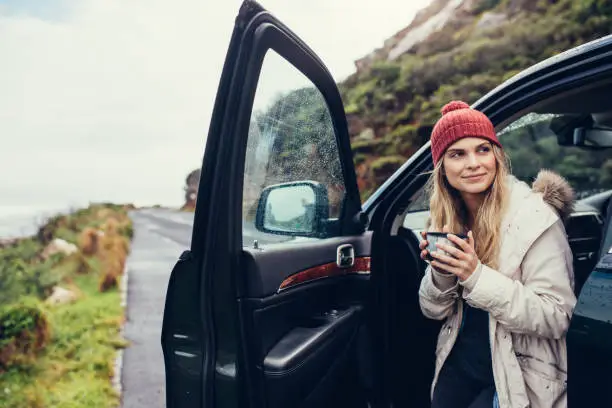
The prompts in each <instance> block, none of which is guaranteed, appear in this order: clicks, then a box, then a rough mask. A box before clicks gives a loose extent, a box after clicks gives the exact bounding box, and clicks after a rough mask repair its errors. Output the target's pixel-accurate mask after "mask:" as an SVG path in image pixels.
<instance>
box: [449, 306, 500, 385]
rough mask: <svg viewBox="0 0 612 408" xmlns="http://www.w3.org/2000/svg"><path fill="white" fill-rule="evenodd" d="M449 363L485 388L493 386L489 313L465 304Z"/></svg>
mask: <svg viewBox="0 0 612 408" xmlns="http://www.w3.org/2000/svg"><path fill="white" fill-rule="evenodd" d="M447 361H448V363H449V364H452V365H453V366H455V367H456V368H458V369H460V370H461V371H462V372H464V373H465V374H466V375H467V376H469V377H470V378H472V379H473V380H474V381H476V382H478V383H480V384H482V386H483V387H486V386H489V385H493V384H494V381H493V364H492V360H491V346H490V343H489V313H488V312H486V311H484V310H482V309H477V308H474V307H471V306H470V305H468V304H467V303H465V302H464V303H463V320H462V324H461V327H460V329H459V335H458V336H457V341H456V342H455V345H454V346H453V350H452V351H451V354H450V356H449V357H448V360H447Z"/></svg>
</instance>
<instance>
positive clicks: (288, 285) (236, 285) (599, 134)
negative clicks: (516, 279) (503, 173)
mask: <svg viewBox="0 0 612 408" xmlns="http://www.w3.org/2000/svg"><path fill="white" fill-rule="evenodd" d="M473 107H474V108H477V109H479V110H481V111H483V112H485V113H486V114H487V115H488V116H489V117H490V118H491V120H492V121H493V123H494V125H495V126H496V129H497V132H498V134H499V137H500V140H501V141H502V143H504V145H505V146H506V145H507V146H511V145H512V146H515V150H514V151H516V152H518V153H517V157H513V161H514V159H516V160H517V161H518V160H519V157H518V154H519V153H520V154H525V155H526V154H535V155H536V156H535V157H536V159H537V158H538V157H540V156H537V155H539V154H542V155H544V154H549V155H550V154H551V153H550V152H553V153H554V155H555V156H554V160H559V161H561V160H565V158H568V157H570V156H571V155H573V154H577V153H575V152H576V151H580V152H582V153H580V154H584V155H586V156H584V157H586V159H589V158H590V157H594V158H598V160H600V161H599V162H597V163H601V162H602V160H604V159H605V157H604V156H605V155H608V154H609V153H608V150H605V149H604V148H606V147H610V146H612V38H611V37H606V38H602V39H600V40H598V41H595V42H592V43H588V44H585V45H583V46H580V47H578V48H575V49H572V50H570V51H567V52H565V53H562V54H560V55H557V56H555V57H554V58H551V59H549V60H546V61H544V62H542V63H540V64H537V65H535V66H533V67H532V68H529V69H527V70H526V71H524V72H522V73H520V74H519V75H517V76H515V77H513V78H512V79H510V80H508V81H507V82H505V83H503V84H502V85H500V86H499V87H497V88H496V89H494V90H493V91H491V92H490V93H488V94H487V95H485V96H484V97H483V98H481V99H480V100H479V101H478V102H476V103H475V104H474V106H473ZM521 152H522V153H521ZM529 157H532V156H529ZM571 157H573V156H571ZM581 157H582V156H581ZM557 158H558V159H557ZM586 159H585V160H586ZM529 160H530V162H533V161H534V159H533V158H531V159H529ZM538 160H539V159H537V160H535V162H536V163H533V166H524V165H522V166H519V167H518V168H516V167H515V168H514V173H515V174H517V177H520V178H522V179H525V180H528V179H529V178H530V177H533V176H535V173H533V174H531V173H530V172H535V171H536V170H538V169H539V165H538ZM542 160H543V159H542ZM589 160H591V159H589ZM593 160H595V159H593ZM570 164H571V161H570ZM597 166H599V165H597ZM570 167H571V166H570ZM570 167H568V168H570ZM574 167H575V166H574ZM603 167H605V166H602V168H601V169H600V168H595V169H592V170H593V171H592V172H591V173H589V174H599V172H600V171H601V172H603V171H604V169H603ZM431 169H432V159H431V154H430V147H429V144H426V145H424V146H423V147H422V148H421V149H420V150H419V151H418V152H416V153H415V154H414V155H413V156H412V157H411V158H410V159H409V160H408V161H407V162H406V163H405V164H404V165H403V166H402V167H401V168H400V169H399V170H398V171H397V172H396V173H395V174H394V175H393V176H392V177H390V178H389V179H388V180H387V181H386V182H385V183H384V185H382V186H381V187H380V188H379V189H378V190H377V191H376V192H375V193H374V194H373V195H372V196H370V198H369V199H368V200H367V201H366V202H365V203H362V202H361V199H360V194H359V191H358V187H357V179H356V174H355V168H354V165H353V160H352V152H351V146H350V141H349V134H348V128H347V119H346V117H345V113H344V107H343V103H342V99H341V97H340V93H339V91H338V88H337V86H336V82H335V81H334V79H333V78H332V76H331V75H330V73H329V71H328V70H327V69H326V68H325V65H324V64H323V62H322V61H321V60H320V59H319V58H318V57H317V56H316V55H315V54H314V53H313V52H312V50H310V48H308V46H307V45H306V44H304V43H303V42H302V41H301V40H300V39H299V38H298V37H297V36H296V35H295V34H293V33H292V32H291V31H290V30H289V29H288V28H287V27H285V26H284V25H283V24H282V23H281V22H279V21H278V20H277V19H275V18H274V17H273V16H272V15H271V14H269V13H268V12H267V11H265V10H264V9H263V8H262V7H261V6H259V5H258V4H257V3H255V2H252V1H245V2H244V3H243V5H242V7H241V9H240V12H239V14H238V16H237V19H236V23H235V28H234V31H233V34H232V37H231V42H230V45H229V49H228V53H227V57H226V62H225V66H224V69H223V74H222V76H221V80H220V84H219V89H218V92H217V97H216V102H215V108H214V112H213V116H212V121H211V125H210V130H209V134H208V140H207V145H206V151H205V155H204V160H203V163H202V172H201V180H200V187H199V193H198V197H197V207H196V212H195V219H194V227H193V236H192V241H191V248H190V250H188V251H185V252H184V253H183V254H182V256H181V257H180V259H179V261H178V262H177V264H176V266H175V267H174V270H173V271H172V275H171V278H170V282H169V287H168V292H167V297H166V307H165V313H164V323H163V332H162V346H163V352H164V358H165V368H166V385H167V387H166V395H167V406H168V407H172V408H183V407H197V408H201V407H207V408H212V407H215V408H220V407H261V408H263V407H267V408H293V407H368V406H370V407H392V406H393V407H416V408H423V407H427V406H429V397H430V384H431V380H432V377H433V370H434V363H435V351H436V350H435V348H436V337H437V334H438V331H439V329H440V326H441V324H442V323H441V322H436V321H431V320H428V319H426V318H424V317H423V315H422V314H421V311H420V308H419V302H418V287H419V284H420V281H421V278H422V277H423V274H424V270H425V264H424V263H423V261H421V260H420V258H419V250H418V234H417V233H418V231H419V230H420V229H422V228H423V227H424V223H425V220H426V219H427V216H428V199H427V194H426V190H425V183H426V181H427V179H428V175H429V173H428V172H429V171H430V170H431ZM593 172H594V173H593ZM579 180H580V179H579ZM577 184H579V183H577ZM602 186H603V185H602ZM573 187H574V188H575V189H576V190H577V191H582V190H581V187H580V186H579V185H574V186H573ZM599 190H604V191H601V192H600V191H599ZM599 190H598V191H594V192H593V194H590V195H589V194H586V193H585V194H583V195H584V196H585V198H583V199H582V200H581V201H580V202H579V203H578V204H577V206H576V210H575V212H574V214H572V216H571V217H570V218H569V219H568V221H567V233H568V236H569V240H570V242H571V246H572V249H573V251H574V263H575V265H574V266H575V273H576V292H577V293H579V294H580V298H579V302H578V305H577V308H576V311H575V315H574V317H573V320H572V324H571V328H570V332H569V334H568V347H569V380H568V395H569V403H570V406H571V407H582V406H612V394H611V393H610V392H609V391H608V389H607V387H608V386H610V384H612V273H610V272H611V271H612V269H611V268H612V260H611V259H610V258H609V257H610V256H612V255H608V249H609V248H610V247H611V246H612V233H611V231H610V230H611V228H610V220H609V218H610V217H609V216H610V211H609V208H610V205H611V204H610V195H611V191H605V189H599ZM595 193H598V194H595Z"/></svg>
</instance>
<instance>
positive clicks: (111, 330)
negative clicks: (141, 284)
mask: <svg viewBox="0 0 612 408" xmlns="http://www.w3.org/2000/svg"><path fill="white" fill-rule="evenodd" d="M127 210H128V208H127V207H124V206H115V205H92V206H90V207H88V208H85V209H82V210H79V211H76V212H74V213H72V214H69V215H60V216H57V217H54V218H52V219H51V220H49V221H48V222H47V223H46V224H45V225H44V226H42V227H41V228H40V230H39V232H38V234H37V236H36V237H32V238H29V239H23V240H20V241H18V242H16V243H14V244H13V245H11V246H9V247H5V248H1V249H0V268H2V269H0V281H1V282H2V283H3V285H2V287H1V288H0V401H2V404H0V405H2V406H3V407H6V408H17V407H20V408H21V407H33V408H38V407H41V408H42V407H59V406H61V407H68V408H72V407H74V408H77V407H101V408H104V407H116V406H117V405H118V403H119V396H118V395H117V394H116V392H115V390H114V389H113V387H112V378H113V377H114V375H115V373H114V362H115V357H116V354H117V350H118V349H120V348H123V347H125V346H126V342H125V341H124V340H123V339H122V338H121V336H120V327H121V324H122V321H123V318H124V311H123V308H122V307H121V298H120V293H119V290H118V287H119V284H120V282H121V279H122V278H123V275H122V273H123V267H124V264H125V259H126V257H127V254H128V252H129V241H130V239H131V235H132V225H131V221H130V219H129V218H128V216H127ZM57 238H61V239H63V240H65V241H67V242H69V243H74V244H76V250H74V251H73V252H72V253H70V254H61V253H60V254H52V251H50V250H49V248H50V247H52V246H53V244H54V242H55V241H54V240H55V239H57ZM57 287H61V288H63V289H65V293H68V294H69V295H67V299H68V300H67V301H62V302H59V301H58V302H56V303H51V302H49V300H50V299H53V298H54V297H53V295H55V294H56V293H54V291H55V289H57ZM45 299H46V301H45Z"/></svg>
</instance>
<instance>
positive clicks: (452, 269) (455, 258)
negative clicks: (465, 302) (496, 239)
mask: <svg viewBox="0 0 612 408" xmlns="http://www.w3.org/2000/svg"><path fill="white" fill-rule="evenodd" d="M447 237H448V239H449V240H450V241H452V242H453V243H455V244H456V245H457V246H458V247H459V248H455V247H452V246H450V245H446V244H442V243H438V244H436V246H437V247H438V248H439V249H441V250H443V251H446V252H447V253H449V254H451V255H452V256H448V255H444V254H442V253H441V252H439V251H433V252H431V256H432V257H433V258H434V260H433V261H431V266H433V267H434V268H436V269H437V270H441V271H444V272H448V273H452V274H453V275H456V276H457V277H458V278H459V279H460V280H461V281H464V280H466V279H467V278H469V277H470V276H472V273H474V271H475V270H476V267H477V266H478V262H479V260H478V256H477V255H476V250H475V249H474V234H472V231H470V232H468V239H467V241H466V240H464V239H461V238H459V237H458V236H456V235H454V234H448V235H447Z"/></svg>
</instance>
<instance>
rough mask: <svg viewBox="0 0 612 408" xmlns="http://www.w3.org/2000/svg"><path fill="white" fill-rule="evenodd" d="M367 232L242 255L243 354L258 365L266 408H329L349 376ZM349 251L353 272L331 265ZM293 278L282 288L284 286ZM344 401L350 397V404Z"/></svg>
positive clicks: (363, 290)
mask: <svg viewBox="0 0 612 408" xmlns="http://www.w3.org/2000/svg"><path fill="white" fill-rule="evenodd" d="M370 240H371V234H370V233H368V234H364V235H363V236H357V237H344V238H331V239H327V240H322V241H319V242H308V243H306V244H303V245H302V244H296V243H292V244H284V245H281V248H280V249H279V248H276V247H275V246H271V247H269V248H267V249H266V250H264V251H260V250H256V249H250V248H249V249H245V251H244V259H245V263H244V265H246V266H247V267H246V268H245V270H244V271H245V274H246V276H245V279H244V281H245V282H246V283H247V286H246V291H245V296H243V297H242V298H241V299H240V309H241V313H242V316H244V323H245V328H246V330H247V331H248V332H249V333H250V341H249V343H248V353H249V354H250V355H251V357H252V359H253V360H254V361H256V362H257V363H256V369H255V371H256V372H255V373H253V374H254V375H253V377H255V378H258V379H259V385H260V387H261V389H263V390H265V391H264V392H263V395H262V398H263V399H265V401H266V406H267V407H269V408H281V407H298V406H327V405H329V404H331V401H333V400H334V397H333V395H334V394H340V393H346V391H347V390H346V389H343V387H342V383H343V382H345V383H346V384H347V386H348V385H349V384H350V385H352V386H353V388H355V383H354V381H353V382H350V381H348V380H349V379H350V378H354V377H355V367H356V364H357V363H356V358H357V357H356V356H357V355H358V352H357V338H358V333H359V332H360V329H361V327H362V325H363V322H364V313H363V309H364V306H363V304H364V302H365V299H366V296H367V293H368V292H367V289H368V284H369V272H370V271H369V256H370V252H369V251H370ZM347 244H348V245H351V246H352V247H353V249H354V254H355V265H354V266H353V267H346V268H340V267H338V266H337V264H336V262H337V254H338V247H340V246H342V245H347ZM292 277H293V278H295V277H299V279H297V280H295V281H293V282H294V283H292V284H289V285H288V286H286V287H285V288H284V289H281V286H282V284H283V282H288V279H290V278H292ZM349 401H350V399H349Z"/></svg>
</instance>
